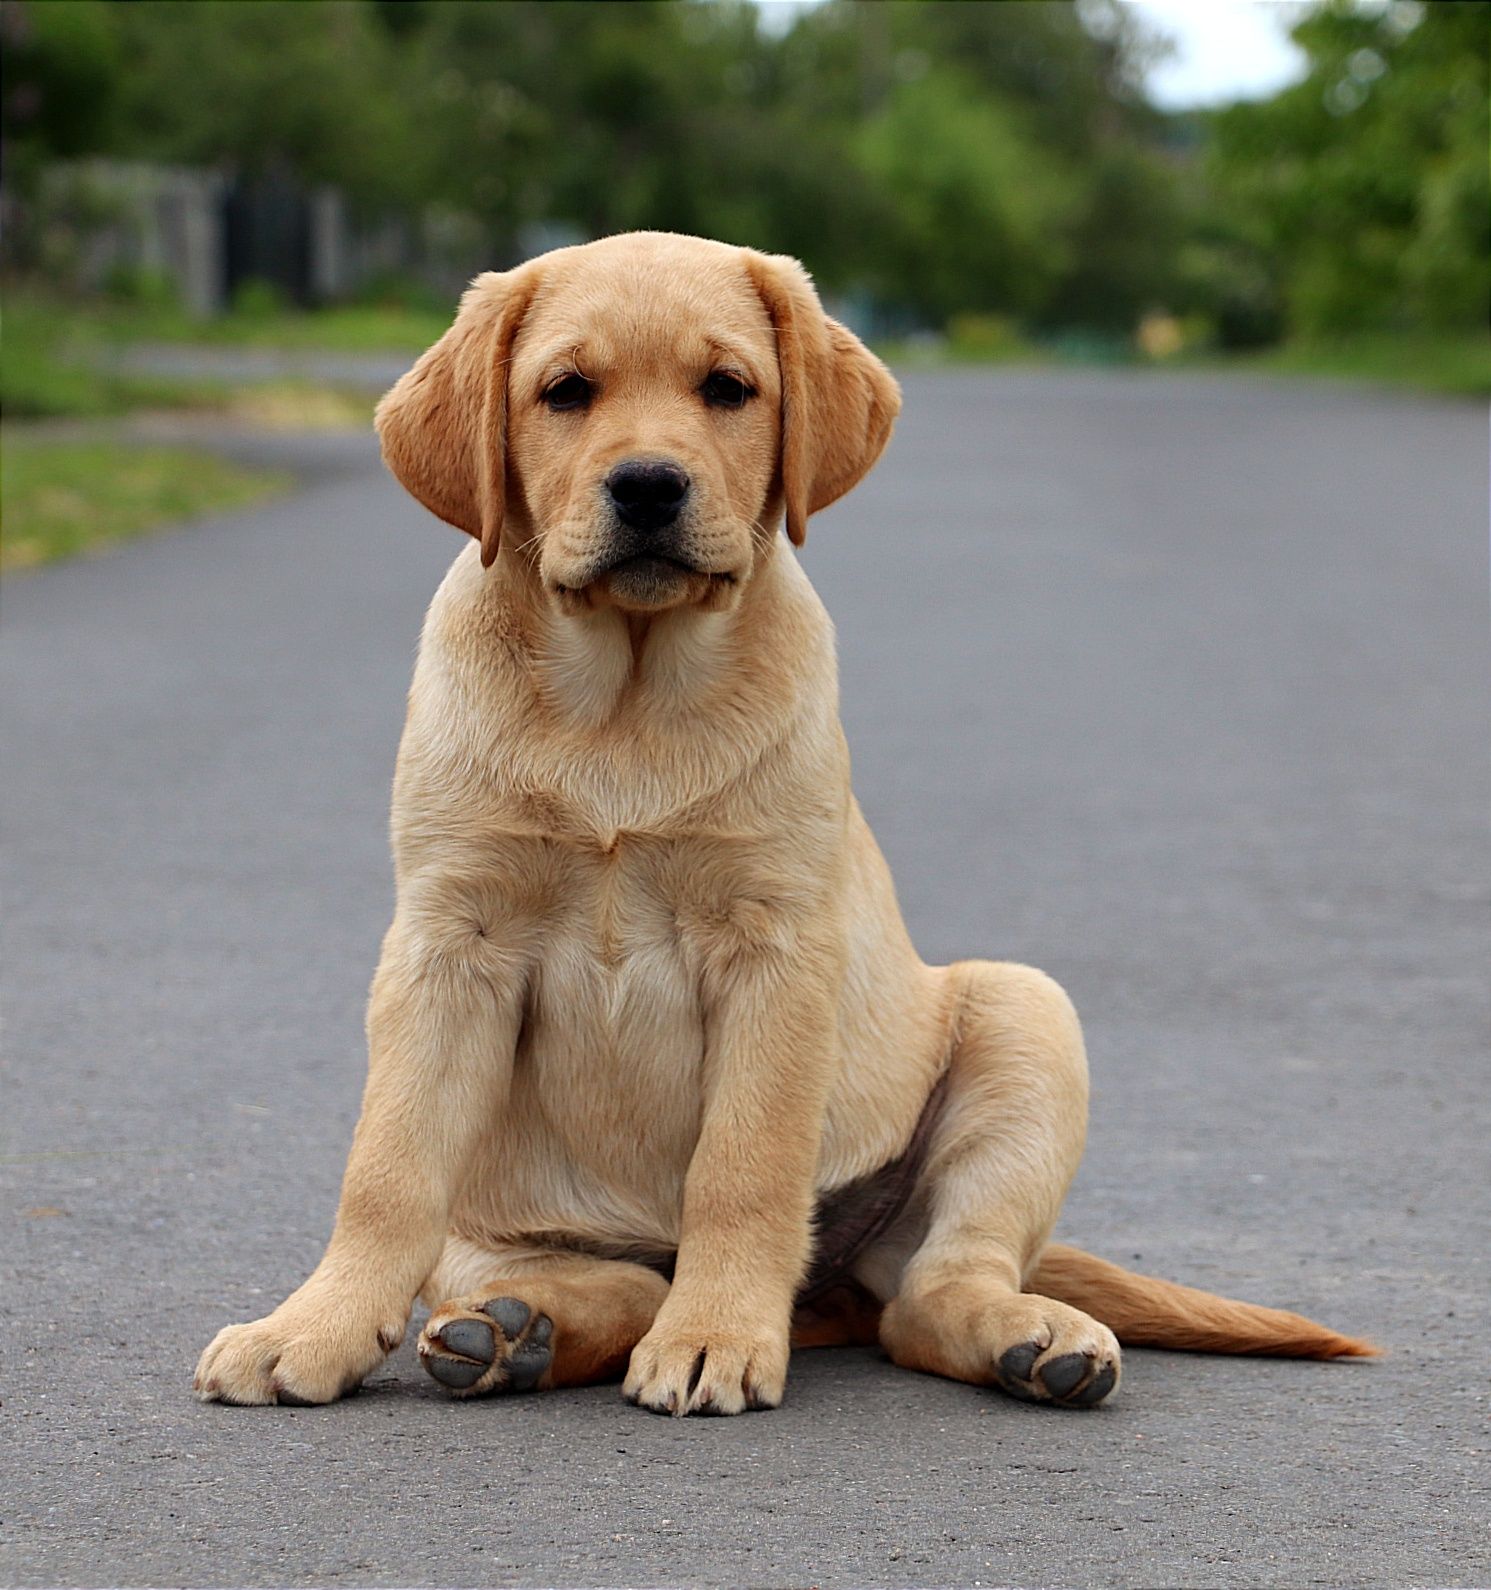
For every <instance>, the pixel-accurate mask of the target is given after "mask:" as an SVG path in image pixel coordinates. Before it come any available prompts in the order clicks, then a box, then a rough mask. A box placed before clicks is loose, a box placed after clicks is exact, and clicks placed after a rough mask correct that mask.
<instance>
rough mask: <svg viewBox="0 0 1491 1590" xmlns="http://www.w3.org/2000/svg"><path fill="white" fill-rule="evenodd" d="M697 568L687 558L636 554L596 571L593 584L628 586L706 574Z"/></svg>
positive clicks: (656, 554) (618, 559)
mask: <svg viewBox="0 0 1491 1590" xmlns="http://www.w3.org/2000/svg"><path fill="white" fill-rule="evenodd" d="M707 572H708V571H707V570H705V569H700V568H695V566H694V565H693V564H692V563H690V562H689V561H688V560H687V559H686V558H680V557H675V556H671V555H669V554H668V553H665V552H634V553H632V554H631V556H630V557H621V558H616V559H615V560H614V561H612V562H610V563H607V564H605V565H604V566H603V567H602V568H599V569H597V570H596V572H595V574H594V575H592V576H591V583H592V584H594V583H595V582H596V581H598V580H613V581H614V580H621V581H624V582H625V583H626V584H628V585H631V584H646V583H650V582H662V581H665V580H679V579H687V578H688V577H689V576H691V575H698V574H706V573H707Z"/></svg>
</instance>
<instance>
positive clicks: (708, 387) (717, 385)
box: [699, 370, 756, 409]
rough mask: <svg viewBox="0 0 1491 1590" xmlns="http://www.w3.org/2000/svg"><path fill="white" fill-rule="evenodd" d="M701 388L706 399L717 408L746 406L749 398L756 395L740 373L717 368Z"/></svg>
mask: <svg viewBox="0 0 1491 1590" xmlns="http://www.w3.org/2000/svg"><path fill="white" fill-rule="evenodd" d="M699 390H700V391H701V392H702V393H703V394H704V401H705V402H706V403H709V404H712V405H713V406H714V407H715V408H717V409H739V408H744V407H745V405H746V402H747V400H748V399H750V398H753V397H755V395H756V394H755V393H754V392H753V391H752V390H751V389H750V387H748V386H747V385H746V384H745V382H744V381H742V380H741V379H740V377H739V376H738V375H731V374H730V372H729V371H728V370H716V371H715V372H714V373H713V374H712V375H710V376H709V377H708V379H706V381H705V382H704V385H703V386H701V387H700V388H699Z"/></svg>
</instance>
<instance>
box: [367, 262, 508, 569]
mask: <svg viewBox="0 0 1491 1590" xmlns="http://www.w3.org/2000/svg"><path fill="white" fill-rule="evenodd" d="M536 285H537V274H536V273H535V272H534V271H532V270H531V269H529V268H528V267H522V266H520V267H519V268H518V269H517V270H513V271H505V272H500V273H499V272H497V271H487V272H486V273H485V274H484V275H481V276H478V277H477V278H476V280H475V281H474V282H472V284H471V285H470V287H468V288H467V289H466V292H465V294H464V296H463V297H462V299H461V307H460V309H459V310H458V311H457V312H456V318H455V324H454V325H452V326H451V328H450V330H449V331H447V332H446V333H445V335H444V336H443V337H442V338H441V339H440V340H439V342H437V343H436V344H435V346H434V347H433V348H430V349H429V350H428V351H427V352H425V353H423V354H421V356H420V358H419V361H418V363H417V364H416V365H415V366H414V368H413V369H412V370H410V371H409V372H408V374H407V375H404V376H402V377H400V379H399V381H398V382H397V384H396V385H395V386H394V387H393V388H392V390H391V391H389V392H388V393H387V394H386V395H385V396H384V398H383V401H382V402H381V403H380V404H379V405H378V411H377V413H376V415H375V416H374V419H373V423H374V425H375V426H376V427H377V430H378V439H379V441H380V442H381V444H382V447H383V461H384V463H386V464H387V465H388V467H389V469H390V470H392V471H393V473H394V475H395V476H396V477H397V479H398V481H399V484H400V485H401V486H403V487H404V489H405V490H406V491H407V492H408V493H409V494H410V495H411V496H412V497H416V498H418V500H419V501H420V502H422V503H423V504H424V505H425V507H426V508H428V509H429V510H430V512H431V513H433V514H437V515H438V516H439V517H440V518H442V519H444V520H445V522H446V523H447V524H453V525H455V526H456V528H457V529H459V530H465V531H466V532H467V533H468V534H470V535H474V536H475V537H476V538H477V540H478V541H480V542H481V561H482V567H483V568H487V567H490V565H491V563H492V561H493V559H494V558H495V557H496V556H497V549H498V547H499V546H500V545H501V543H502V520H503V515H504V512H505V509H506V506H507V369H508V364H509V361H510V360H511V358H512V347H513V339H514V338H515V337H516V335H517V331H518V327H519V325H521V324H522V320H523V314H524V311H525V310H526V309H527V307H528V303H529V300H530V299H531V298H532V297H533V292H534V288H535V287H536Z"/></svg>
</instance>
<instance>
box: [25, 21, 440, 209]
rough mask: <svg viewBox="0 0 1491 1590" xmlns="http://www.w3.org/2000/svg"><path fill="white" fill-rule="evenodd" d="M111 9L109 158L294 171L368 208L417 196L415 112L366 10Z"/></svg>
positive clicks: (419, 166) (419, 164)
mask: <svg viewBox="0 0 1491 1590" xmlns="http://www.w3.org/2000/svg"><path fill="white" fill-rule="evenodd" d="M28 9H51V7H48V6H43V7H37V6H36V5H35V0H31V5H30V6H29V7H28ZM63 9H66V7H64V8H63ZM109 11H110V14H111V20H112V21H113V24H114V30H115V36H116V41H117V55H118V60H119V67H120V76H119V81H118V84H117V88H116V93H117V96H118V101H119V112H120V113H119V117H118V130H117V132H116V134H115V136H114V137H113V139H112V140H111V143H110V152H111V153H117V154H122V155H128V156H135V157H141V158H154V159H160V160H167V161H178V162H185V163H191V164H205V165H218V166H222V167H225V168H227V169H230V170H233V171H238V172H243V173H246V174H249V175H254V174H258V173H263V172H268V171H275V172H293V173H295V174H296V175H298V176H300V177H302V178H304V179H305V180H308V181H312V182H334V183H338V184H340V185H341V186H342V187H343V188H345V189H346V190H347V192H348V193H349V195H351V196H352V197H353V198H354V199H360V200H364V201H368V202H374V203H390V202H400V201H402V202H414V201H417V200H419V199H420V198H421V196H422V194H423V191H424V184H425V177H426V172H425V169H424V161H423V159H422V154H423V149H422V141H421V140H420V138H419V137H418V136H417V135H416V129H415V126H414V123H413V117H412V114H411V112H412V110H413V107H412V106H411V104H410V101H409V99H408V96H407V95H406V94H405V93H404V92H403V91H402V86H401V83H400V80H399V73H398V69H397V56H396V52H395V51H394V49H393V48H392V46H391V43H390V40H389V38H388V36H387V33H386V31H385V30H384V29H382V28H380V27H379V26H378V23H377V18H376V15H375V13H374V11H373V9H372V8H371V6H369V5H368V4H367V3H366V0H314V3H311V4H307V3H304V0H253V3H252V4H248V3H244V0H192V3H191V4H190V5H183V4H180V3H179V0H128V3H116V4H115V5H113V6H111V7H109Z"/></svg>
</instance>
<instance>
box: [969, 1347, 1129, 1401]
mask: <svg viewBox="0 0 1491 1590" xmlns="http://www.w3.org/2000/svg"><path fill="white" fill-rule="evenodd" d="M1044 1350H1045V1349H1043V1348H1042V1347H1041V1345H1040V1343H1039V1342H1021V1343H1019V1345H1018V1346H1015V1347H1011V1348H1009V1349H1008V1350H1007V1351H1005V1352H1004V1353H1002V1354H1001V1355H1000V1358H999V1362H998V1364H997V1366H996V1369H995V1374H996V1377H997V1379H998V1381H999V1386H1000V1389H1001V1390H1003V1391H1005V1392H1008V1394H1009V1395H1010V1396H1012V1397H1018V1398H1019V1399H1020V1400H1021V1401H1022V1402H1050V1403H1056V1404H1058V1405H1059V1406H1061V1407H1063V1408H1093V1407H1096V1406H1097V1404H1098V1403H1100V1402H1101V1401H1102V1400H1103V1398H1104V1397H1106V1396H1107V1395H1108V1393H1109V1392H1111V1391H1112V1390H1113V1388H1114V1386H1116V1385H1117V1384H1118V1365H1117V1364H1116V1363H1114V1362H1113V1360H1112V1359H1111V1358H1110V1357H1108V1356H1107V1355H1105V1354H1103V1353H1102V1352H1096V1351H1095V1352H1067V1353H1058V1354H1057V1355H1056V1356H1054V1357H1048V1358H1046V1359H1044V1360H1042V1359H1041V1353H1042V1352H1043V1351H1044ZM1038 1361H1039V1362H1038Z"/></svg>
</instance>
